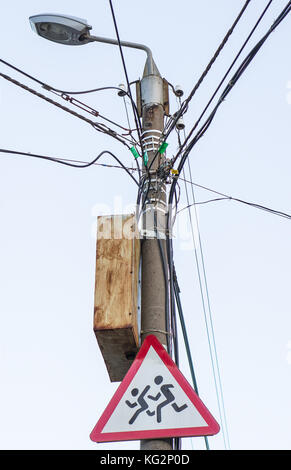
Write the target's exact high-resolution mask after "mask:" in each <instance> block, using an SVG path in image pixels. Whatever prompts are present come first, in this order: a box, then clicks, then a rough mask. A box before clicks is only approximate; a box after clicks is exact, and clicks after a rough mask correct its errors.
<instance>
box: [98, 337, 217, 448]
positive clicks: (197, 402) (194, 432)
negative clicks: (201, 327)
mask: <svg viewBox="0 0 291 470" xmlns="http://www.w3.org/2000/svg"><path fill="white" fill-rule="evenodd" d="M151 346H152V347H153V348H154V350H155V351H156V353H157V354H158V355H159V357H160V359H161V360H162V361H163V363H164V365H165V366H166V367H167V368H168V369H169V371H170V373H171V374H172V376H173V377H174V378H175V379H176V380H177V382H178V384H179V385H180V387H181V388H182V389H183V391H184V392H185V394H186V395H187V396H188V398H189V399H190V401H191V402H192V403H193V405H194V406H195V408H196V409H197V410H198V412H199V413H200V415H201V416H202V418H203V419H204V420H205V421H206V423H207V426H204V427H197V428H195V427H191V428H177V429H155V430H153V429H151V430H148V431H145V430H142V431H122V432H113V433H102V430H103V429H104V427H105V425H106V423H107V422H108V420H109V419H110V417H111V415H112V414H113V412H114V410H115V408H116V406H117V405H118V403H119V402H120V400H121V399H122V397H123V395H124V394H125V392H126V391H127V389H128V387H129V385H130V383H131V381H132V380H133V378H134V376H135V375H136V373H137V371H138V369H139V368H140V366H141V364H142V362H143V360H144V358H145V357H146V355H147V352H148V350H149V348H150V347H151ZM219 430H220V426H219V424H218V423H217V421H216V420H215V419H214V417H213V416H212V414H211V413H210V412H209V410H208V409H207V408H206V406H205V405H204V403H203V402H202V401H201V399H200V398H199V397H198V395H197V394H196V393H195V392H194V390H193V388H192V387H191V385H190V384H189V383H188V381H187V380H186V378H185V377H184V376H183V374H182V373H181V371H180V370H179V369H178V367H177V365H176V364H175V363H174V361H173V360H172V359H171V357H170V356H169V354H168V353H167V351H166V350H165V348H164V347H163V346H162V344H161V343H160V342H159V340H158V339H157V338H156V337H155V336H154V335H149V336H147V337H146V339H145V340H144V342H143V344H142V346H141V348H140V350H139V352H138V354H137V356H136V358H135V360H134V362H133V363H132V365H131V367H130V369H129V370H128V372H127V374H126V375H125V377H124V379H123V381H122V382H121V384H120V385H119V387H118V389H117V390H116V392H115V393H114V395H113V397H112V398H111V400H110V402H109V404H108V405H107V407H106V408H105V410H104V412H103V414H102V416H101V417H100V419H99V421H98V422H97V424H96V426H95V427H94V429H93V430H92V432H91V434H90V439H91V440H92V441H94V442H113V441H130V440H140V439H141V440H142V439H156V438H161V437H194V436H212V435H214V434H217V433H218V432H219Z"/></svg>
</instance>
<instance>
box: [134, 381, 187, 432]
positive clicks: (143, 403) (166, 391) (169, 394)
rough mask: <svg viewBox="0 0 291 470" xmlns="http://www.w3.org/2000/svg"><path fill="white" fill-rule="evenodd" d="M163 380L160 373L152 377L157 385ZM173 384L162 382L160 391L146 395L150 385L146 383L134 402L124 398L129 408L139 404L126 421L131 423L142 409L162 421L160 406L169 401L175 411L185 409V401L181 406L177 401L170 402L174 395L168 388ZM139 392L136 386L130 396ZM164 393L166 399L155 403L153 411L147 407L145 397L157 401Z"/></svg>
mask: <svg viewBox="0 0 291 470" xmlns="http://www.w3.org/2000/svg"><path fill="white" fill-rule="evenodd" d="M162 381H163V377H162V375H157V376H156V377H155V379H154V382H155V384H157V385H159V384H160V383H162ZM173 387H174V385H173V384H164V385H162V386H161V389H160V390H161V391H160V392H158V393H157V395H156V396H153V395H147V392H148V391H149V390H150V388H151V386H150V385H147V386H146V387H145V388H144V390H143V391H142V392H141V394H140V395H139V396H138V397H137V401H136V402H134V403H131V402H130V401H129V400H126V401H125V403H126V404H127V405H128V406H129V407H130V408H135V407H136V406H137V405H138V404H139V405H140V408H138V410H136V412H135V413H134V415H133V416H132V417H131V418H130V420H129V421H128V424H133V423H134V421H135V420H136V419H137V417H138V415H139V414H140V413H142V412H143V411H146V413H147V415H149V416H154V415H156V418H157V422H158V423H161V421H162V413H161V411H162V408H163V407H164V406H166V405H168V404H170V403H171V406H172V407H173V409H174V410H175V411H176V412H177V413H180V411H183V410H185V408H187V407H188V405H187V404H186V403H185V404H184V405H182V406H178V405H177V403H175V402H174V403H172V402H173V401H174V400H175V397H174V395H173V393H172V392H171V391H170V388H173ZM138 393H139V391H138V389H137V388H133V389H132V390H131V394H132V396H134V397H135V396H137V395H138ZM162 395H164V397H165V398H166V400H164V401H162V402H160V403H158V404H157V407H156V410H154V411H151V410H150V409H148V408H149V404H148V402H147V401H146V398H148V399H149V400H153V401H157V400H159V398H160V397H161V396H162Z"/></svg>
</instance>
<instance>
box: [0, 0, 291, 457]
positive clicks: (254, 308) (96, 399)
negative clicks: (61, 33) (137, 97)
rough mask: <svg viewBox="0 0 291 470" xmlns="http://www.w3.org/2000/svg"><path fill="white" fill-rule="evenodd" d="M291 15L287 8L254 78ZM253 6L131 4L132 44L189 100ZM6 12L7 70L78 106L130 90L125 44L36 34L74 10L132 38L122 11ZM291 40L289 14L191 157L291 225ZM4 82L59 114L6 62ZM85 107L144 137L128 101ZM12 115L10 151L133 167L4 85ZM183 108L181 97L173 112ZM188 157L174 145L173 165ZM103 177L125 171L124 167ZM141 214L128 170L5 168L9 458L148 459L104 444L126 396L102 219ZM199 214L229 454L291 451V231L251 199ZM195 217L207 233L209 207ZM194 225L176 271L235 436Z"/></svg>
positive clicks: (11, 6) (2, 400)
mask: <svg viewBox="0 0 291 470" xmlns="http://www.w3.org/2000/svg"><path fill="white" fill-rule="evenodd" d="M267 3H268V2H267V0H256V1H251V2H250V5H249V7H248V8H247V10H246V13H245V15H244V16H243V18H242V20H241V22H240V23H239V25H238V27H237V28H236V29H235V31H234V33H233V35H232V36H231V38H230V39H229V41H228V43H227V45H226V47H225V48H224V49H223V52H222V53H221V54H220V56H219V58H218V60H217V62H216V63H215V64H214V66H213V68H212V69H211V71H210V73H209V74H208V75H207V78H206V79H205V81H204V82H203V85H202V86H201V87H200V89H199V91H198V92H197V94H196V95H195V97H194V98H193V100H192V101H191V105H190V106H189V110H188V112H187V114H186V117H185V124H186V132H187V131H188V132H189V130H190V129H191V127H192V125H193V124H194V122H195V119H197V118H198V116H199V113H200V112H201V111H202V109H203V108H204V106H205V105H206V103H207V102H208V99H209V98H210V96H211V95H212V93H213V92H214V90H215V89H216V86H217V85H218V83H219V82H220V80H221V78H222V77H223V75H224V73H225V71H226V70H227V68H228V67H229V65H230V64H231V62H232V60H233V59H234V57H235V55H236V53H237V52H238V50H239V49H240V47H241V45H242V44H243V42H244V40H245V39H246V37H247V35H248V34H249V32H250V30H251V29H252V27H253V25H254V24H255V22H256V20H257V19H258V17H259V15H260V14H261V12H262V10H263V9H264V7H265V5H266V4H267ZM286 3H287V1H286V0H285V1H281V0H276V1H274V2H273V4H272V6H271V7H270V9H269V10H268V13H267V14H266V16H265V17H264V20H263V21H262V23H261V24H260V26H259V28H258V29H257V30H256V33H255V34H254V36H253V38H252V40H251V42H250V43H249V45H248V46H247V48H246V50H245V51H244V53H243V55H242V57H241V59H240V60H239V62H238V64H239V63H240V62H241V60H242V59H243V58H244V57H245V56H246V54H247V53H248V52H249V51H250V49H251V47H252V46H254V45H255V44H256V42H257V41H258V40H259V39H260V38H261V37H262V36H263V35H264V34H265V32H266V31H267V30H268V29H269V27H270V26H271V24H272V23H273V21H274V20H275V18H276V17H277V15H278V14H279V13H280V12H281V10H282V9H283V8H284V6H285V4H286ZM243 4H244V2H243V1H236V2H234V1H231V0H220V1H219V2H217V1H215V0H204V1H202V0H196V1H195V2H189V1H187V0H181V1H179V2H176V1H172V0H167V1H161V0H160V1H159V2H157V1H153V0H148V1H147V2H136V1H130V0H123V1H122V2H117V1H115V2H114V6H115V12H116V18H117V23H118V27H119V33H120V37H121V39H124V40H128V41H133V42H140V43H143V44H146V45H148V46H149V47H150V48H151V49H152V51H153V54H154V59H155V62H156V64H157V66H158V68H159V70H160V73H161V75H162V76H163V77H165V78H166V79H167V80H168V81H169V82H170V83H172V84H173V85H176V84H180V85H181V86H182V87H183V89H184V92H185V95H184V97H186V96H188V94H189V93H190V91H191V90H192V88H193V86H194V84H195V83H196V81H197V80H198V78H199V77H200V75H201V73H202V71H203V70H204V69H205V67H206V65H207V64H208V62H209V60H210V59H211V57H212V56H213V54H214V52H215V50H216V48H217V46H218V44H219V43H220V42H221V40H222V39H223V37H224V35H225V33H226V32H227V30H228V29H229V28H230V26H231V25H232V23H233V21H234V19H235V18H236V16H237V14H238V12H239V11H240V9H241V7H242V5H243ZM0 12H1V18H2V22H1V31H0V36H1V39H2V47H1V57H0V58H1V59H3V60H6V61H8V62H10V63H11V64H13V65H15V66H16V67H19V68H20V69H22V70H24V71H25V72H27V73H28V74H30V75H32V76H34V77H37V78H39V79H40V80H41V81H44V82H46V83H48V84H50V85H52V86H54V87H56V88H59V89H63V90H68V91H70V90H71V91H74V90H88V89H91V88H96V87H103V86H118V85H119V84H120V83H124V82H125V78H124V72H123V68H122V62H121V59H120V54H119V50H118V48H117V47H114V46H112V45H111V46H110V45H105V44H96V43H92V44H88V45H86V46H83V47H67V46H63V45H58V44H55V43H52V42H49V41H46V40H44V39H42V38H40V37H38V36H37V35H36V34H34V33H33V32H32V31H31V28H30V25H29V21H28V17H29V16H31V15H34V14H37V13H46V12H55V13H64V14H69V15H74V16H78V17H81V18H86V19H87V20H88V22H89V24H91V25H92V32H93V34H95V35H100V36H104V37H113V38H115V30H114V25H113V21H112V17H111V12H110V7H109V2H108V1H107V0H100V1H98V2H92V1H89V0H83V1H82V2H77V1H75V0H70V1H68V0H63V1H62V2H61V3H60V2H59V1H56V0H49V1H48V0H47V1H45V0H42V1H39V0H26V1H25V2H21V1H17V0H10V1H9V2H2V4H1V7H0ZM290 25H291V15H288V16H287V18H286V19H285V20H284V21H283V22H282V23H281V24H280V26H279V27H278V28H277V29H276V30H275V32H274V33H272V34H271V36H270V37H269V39H268V40H267V42H266V43H265V45H264V46H263V48H262V49H261V51H260V52H259V53H258V54H257V56H256V58H255V59H254V61H253V62H252V63H251V65H250V66H249V68H248V69H247V70H246V72H245V73H244V74H243V76H242V77H241V78H240V80H239V82H238V83H237V84H236V86H235V87H234V88H233V90H232V92H231V93H230V94H229V95H228V97H227V99H226V100H225V102H224V103H223V104H222V106H221V107H220V109H219V111H218V112H217V115H216V117H215V119H214V120H213V122H212V124H211V126H210V127H209V129H208V130H207V133H206V134H205V136H204V137H203V139H201V140H200V142H199V144H198V145H197V146H196V147H195V148H194V149H193V151H192V153H191V155H190V164H191V173H192V177H193V181H194V182H195V183H197V184H200V185H204V186H206V187H208V188H212V189H214V190H217V191H219V192H222V193H224V194H228V195H230V196H233V197H237V198H240V199H243V200H246V201H250V202H254V203H258V204H262V205H264V206H268V207H271V208H273V209H275V210H279V211H283V212H286V213H289V214H291V197H290V196H291V187H290V174H291V151H290V126H291V62H290V47H291V34H290ZM124 55H125V60H126V65H127V69H128V74H129V79H130V81H134V80H137V79H138V78H140V77H141V76H142V72H143V67H144V62H145V54H144V53H143V52H142V51H137V50H124ZM234 70H236V67H235V68H234ZM0 71H1V73H4V74H6V75H9V76H11V77H12V78H14V79H16V80H18V81H20V82H22V83H24V84H26V85H28V86H30V87H31V88H33V89H35V90H37V91H38V92H40V93H42V94H45V95H46V96H49V97H50V98H52V99H56V100H57V99H58V98H57V97H56V96H54V95H53V94H50V93H49V92H48V91H45V90H44V89H43V88H41V87H40V86H39V85H37V84H36V83H34V82H32V81H31V80H29V79H28V78H26V77H23V76H22V75H20V74H19V73H17V72H16V71H14V70H12V69H10V68H8V67H6V66H5V65H4V64H0ZM79 99H80V100H82V101H83V102H85V103H87V104H88V105H89V106H91V107H93V108H94V109H97V110H98V111H99V112H100V113H101V114H103V115H105V116H107V117H108V118H110V119H112V120H114V121H116V122H118V123H121V124H122V125H125V126H126V125H127V124H126V123H127V121H126V112H125V108H124V103H123V99H121V98H119V97H118V96H117V95H116V91H104V92H99V93H94V94H90V95H80V96H79ZM0 103H1V114H0V121H1V122H0V129H1V131H0V134H1V140H0V141H1V143H0V147H1V148H2V149H11V150H19V151H24V152H31V153H39V154H43V155H49V156H53V157H60V158H70V159H76V160H84V161H89V160H91V159H93V158H94V157H95V156H96V155H97V154H98V153H100V152H101V151H103V150H105V149H107V150H110V151H112V152H114V153H115V154H116V155H117V156H118V158H120V159H121V160H122V161H123V162H124V164H126V165H128V166H132V165H133V163H134V162H133V157H132V155H131V153H130V152H129V151H128V150H127V149H126V148H125V147H124V146H122V145H121V144H119V143H118V142H116V141H114V140H113V139H112V138H110V137H108V136H105V135H102V134H100V133H98V132H96V131H95V130H94V129H93V128H92V127H91V126H90V125H89V124H87V123H86V122H83V121H81V120H79V119H78V118H76V117H74V116H72V115H69V114H67V113H66V112H65V111H63V110H61V109H58V108H56V107H55V106H53V105H52V104H50V103H48V102H45V101H44V100H42V99H40V98H38V97H37V96H34V95H32V94H30V93H28V92H27V91H25V90H23V89H21V88H18V87H16V86H15V85H14V84H12V83H10V82H8V81H5V80H4V79H3V78H2V77H0ZM62 104H64V105H66V104H67V103H65V102H64V101H62ZM67 105H68V104H67ZM72 109H74V110H77V108H72ZM176 110H177V102H176V99H175V97H174V96H173V94H171V112H172V113H174V112H175V111H176ZM79 111H80V110H79ZM80 112H82V111H80ZM83 115H86V116H88V117H89V118H90V115H88V114H86V113H84V112H83ZM176 149H177V138H176V133H175V132H174V133H173V135H172V136H171V138H170V139H169V147H168V150H167V152H168V153H167V156H168V157H171V156H172V155H174V154H175V151H176ZM102 162H103V163H110V164H114V163H115V162H114V160H112V159H110V157H108V156H104V157H103V160H102ZM188 176H189V175H188ZM180 186H181V201H180V205H179V208H182V207H184V206H185V205H186V204H187V202H186V194H185V187H184V184H183V182H182V181H181V185H180ZM188 191H190V187H188ZM195 197H196V200H197V201H206V200H208V199H213V197H215V195H214V194H212V193H210V192H207V191H205V190H202V189H201V188H200V189H199V188H197V187H196V188H195ZM135 200H136V186H135V185H134V183H133V182H132V180H131V179H130V178H129V176H128V175H127V174H126V173H125V172H123V171H122V170H119V169H114V168H111V169H110V168H103V167H97V166H96V167H90V168H88V169H75V168H69V167H65V166H63V165H58V164H55V163H52V162H48V161H43V160H39V159H33V158H30V157H24V156H14V155H7V154H0V220H1V222H0V223H1V232H0V240H1V243H0V286H1V287H0V314H1V316H0V318H1V326H0V368H1V369H0V370H1V372H0V376H1V388H0V417H1V418H0V447H1V449H138V448H139V442H138V441H132V442H119V443H106V444H96V443H93V442H91V441H90V438H89V434H90V432H91V431H92V429H93V427H94V426H95V424H96V422H97V421H98V419H99V417H100V416H101V414H102V412H103V411H104V409H105V407H106V405H107V404H108V402H109V400H110V398H111V397H112V395H113V393H114V391H115V390H116V388H117V386H118V385H119V384H118V383H110V380H109V378H108V375H107V371H106V368H105V365H104V362H103V359H102V355H101V353H100V351H99V348H98V346H97V342H96V339H95V336H94V333H93V305H94V274H95V273H94V270H95V250H96V236H95V223H96V217H97V215H99V214H101V213H107V214H111V213H114V212H123V213H128V212H130V211H131V208H132V206H133V205H134V203H135ZM197 213H198V220H199V228H200V236H201V241H202V246H203V253H204V262H205V271H206V275H207V285H208V292H209V301H210V305H211V312H212V321H213V328H214V333H215V345H216V348H217V356H218V361H219V371H220V378H221V384H222V388H223V398H224V405H225V412H226V418H227V429H228V434H229V441H230V448H232V449H290V420H291V404H290V396H291V304H290V275H291V267H290V266H291V248H290V240H291V237H290V235H291V221H290V220H288V219H286V218H282V217H278V216H276V215H274V214H271V213H268V212H265V211H261V210H258V209H256V208H254V207H251V206H247V205H243V204H240V203H238V202H235V201H216V202H213V203H208V204H205V205H198V206H197ZM192 215H193V219H194V215H195V213H194V211H193V210H192ZM179 217H180V219H179ZM187 217H188V214H187V211H184V212H182V213H181V214H180V216H178V219H177V224H178V225H177V226H178V227H184V229H183V230H180V231H179V230H178V233H177V238H176V240H175V243H174V246H175V249H174V259H175V265H176V270H177V276H178V280H179V284H180V288H181V299H182V303H183V310H184V315H185V321H186V325H187V331H188V335H189V341H190V346H191V352H192V355H193V361H194V366H195V372H196V377H197V381H198V387H199V393H200V397H201V399H202V400H203V402H204V403H205V405H206V406H207V407H208V408H209V410H210V411H211V413H212V414H213V415H214V416H215V418H216V419H217V421H218V422H220V419H221V417H220V412H219V405H218V400H217V393H216V387H215V380H214V377H213V370H212V361H211V355H210V352H209V345H208V341H207V330H206V325H205V319H204V313H203V308H202V300H201V295H200V289H199V282H198V276H197V268H196V264H195V256H194V251H193V242H192V239H191V230H190V226H189V220H188V219H187ZM179 224H180V225H179ZM195 234H196V235H197V230H196V229H195ZM179 344H180V354H181V364H180V369H181V371H182V373H183V374H184V375H185V376H186V377H187V378H188V380H191V378H190V374H189V367H188V363H187V358H186V355H185V349H184V345H183V338H182V335H181V334H180V336H179ZM223 437H224V436H223V433H222V432H220V433H219V434H218V435H217V436H215V437H212V438H209V445H210V448H211V449H224V448H225V439H224V438H223ZM182 445H183V448H184V449H192V448H194V449H203V448H205V445H204V440H203V439H202V438H192V439H190V438H187V439H183V444H182Z"/></svg>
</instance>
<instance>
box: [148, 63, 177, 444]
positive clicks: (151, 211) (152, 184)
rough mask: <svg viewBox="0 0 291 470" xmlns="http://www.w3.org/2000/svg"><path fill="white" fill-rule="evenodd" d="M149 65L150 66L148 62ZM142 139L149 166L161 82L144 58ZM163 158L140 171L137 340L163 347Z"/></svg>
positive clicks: (156, 139) (159, 121) (157, 131)
mask: <svg viewBox="0 0 291 470" xmlns="http://www.w3.org/2000/svg"><path fill="white" fill-rule="evenodd" d="M150 62H151V63H150ZM141 104H142V127H143V133H142V140H143V147H144V151H146V152H147V155H148V164H147V166H148V167H149V166H150V165H151V162H152V161H153V158H154V156H155V155H156V153H157V150H158V149H159V147H160V143H161V134H162V132H163V130H164V116H165V111H164V93H163V79H162V78H161V76H160V73H159V71H158V69H157V67H156V65H155V64H154V62H153V60H152V58H148V60H147V63H146V66H145V70H144V74H143V78H142V80H141ZM163 160H164V157H163V156H162V155H160V154H158V157H157V158H156V159H155V160H154V162H153V164H152V167H151V169H150V176H149V175H148V174H147V173H146V170H145V168H144V170H143V171H144V173H143V174H144V177H145V178H146V181H145V185H144V194H143V200H144V198H145V197H146V201H145V204H144V210H143V214H142V220H143V233H142V234H143V240H142V245H141V256H142V276H141V339H142V341H143V340H144V339H145V337H146V336H147V335H149V334H154V335H155V336H156V337H157V338H158V339H159V341H160V342H161V343H162V344H164V345H167V333H166V320H165V318H166V308H165V305H166V288H165V276H164V271H163V264H162V261H161V255H160V248H159V243H158V240H157V236H158V237H159V238H160V243H161V247H162V249H163V251H164V256H165V259H167V256H166V243H165V238H166V237H165V228H166V210H167V207H166V203H167V198H166V188H165V184H164V183H163V182H162V181H161V179H160V177H159V176H158V174H157V170H158V169H159V167H160V165H161V164H162V163H163ZM140 448H141V450H172V439H148V440H143V441H141V445H140Z"/></svg>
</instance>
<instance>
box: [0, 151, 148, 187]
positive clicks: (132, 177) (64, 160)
mask: <svg viewBox="0 0 291 470" xmlns="http://www.w3.org/2000/svg"><path fill="white" fill-rule="evenodd" d="M0 152H1V153H7V154H11V155H24V156H27V157H34V158H40V159H43V160H49V161H52V162H54V163H60V164H61V165H66V166H70V167H73V168H88V167H89V166H92V165H95V163H96V162H97V161H98V160H99V158H101V157H102V155H104V154H108V155H111V157H113V158H114V159H115V160H116V161H117V162H118V163H119V164H120V167H121V168H123V169H124V170H125V171H126V172H127V174H128V175H129V176H130V177H131V179H132V180H133V181H134V182H135V184H137V186H139V183H138V181H137V180H136V179H135V177H134V176H133V175H132V174H131V173H130V171H129V170H128V169H127V167H125V166H124V165H123V163H122V162H121V161H120V160H119V158H118V157H116V155H114V154H113V153H112V152H110V151H109V150H103V151H102V152H100V153H99V155H97V157H96V158H94V160H92V161H91V162H88V163H87V162H86V163H83V164H81V165H77V164H74V163H70V162H71V161H70V162H69V161H68V160H66V159H64V158H56V157H49V156H47V155H39V154H35V153H28V152H20V151H17V150H8V149H0Z"/></svg>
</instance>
